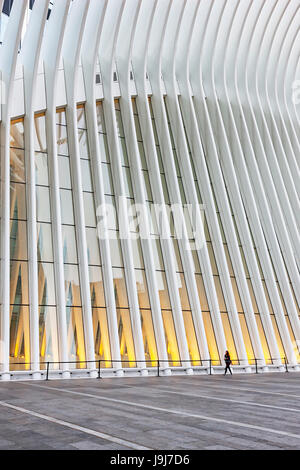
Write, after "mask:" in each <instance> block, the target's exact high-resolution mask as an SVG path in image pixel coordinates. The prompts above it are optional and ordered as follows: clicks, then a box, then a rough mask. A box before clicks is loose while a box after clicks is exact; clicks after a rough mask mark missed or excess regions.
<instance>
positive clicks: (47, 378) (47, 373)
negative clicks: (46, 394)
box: [46, 362, 49, 380]
mask: <svg viewBox="0 0 300 470" xmlns="http://www.w3.org/2000/svg"><path fill="white" fill-rule="evenodd" d="M46 380H49V362H47V372H46Z"/></svg>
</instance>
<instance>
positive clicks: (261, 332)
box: [255, 314, 271, 364]
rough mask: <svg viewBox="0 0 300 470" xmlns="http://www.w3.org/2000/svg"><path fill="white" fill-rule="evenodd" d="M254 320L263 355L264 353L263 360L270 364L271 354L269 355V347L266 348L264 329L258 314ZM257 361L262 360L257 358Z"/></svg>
mask: <svg viewBox="0 0 300 470" xmlns="http://www.w3.org/2000/svg"><path fill="white" fill-rule="evenodd" d="M255 320H256V323H257V328H258V333H259V338H260V343H261V346H262V350H263V353H264V358H265V360H266V363H267V364H270V363H271V360H270V358H271V353H270V350H269V346H268V343H267V338H266V335H265V331H264V327H263V324H262V321H261V318H260V315H259V314H255ZM258 359H262V358H260V357H259V358H258Z"/></svg>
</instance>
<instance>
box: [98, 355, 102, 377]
mask: <svg viewBox="0 0 300 470" xmlns="http://www.w3.org/2000/svg"><path fill="white" fill-rule="evenodd" d="M98 379H101V359H99V362H98Z"/></svg>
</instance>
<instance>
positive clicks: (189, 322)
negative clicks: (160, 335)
mask: <svg viewBox="0 0 300 470" xmlns="http://www.w3.org/2000/svg"><path fill="white" fill-rule="evenodd" d="M182 315H183V321H184V326H185V334H186V339H187V344H188V348H189V354H190V358H191V360H192V366H200V365H201V362H200V353H199V348H198V342H197V338H196V333H195V326H194V321H193V317H192V312H191V311H183V312H182Z"/></svg>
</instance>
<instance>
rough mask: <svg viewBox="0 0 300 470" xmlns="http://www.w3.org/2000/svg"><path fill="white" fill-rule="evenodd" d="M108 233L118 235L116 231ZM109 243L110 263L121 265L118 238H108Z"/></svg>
mask: <svg viewBox="0 0 300 470" xmlns="http://www.w3.org/2000/svg"><path fill="white" fill-rule="evenodd" d="M110 234H113V235H116V236H117V235H118V233H117V232H115V233H113V232H110ZM109 245H110V256H111V264H112V266H115V267H117V268H118V267H122V266H123V258H122V251H121V243H120V240H119V239H118V238H110V239H109Z"/></svg>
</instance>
